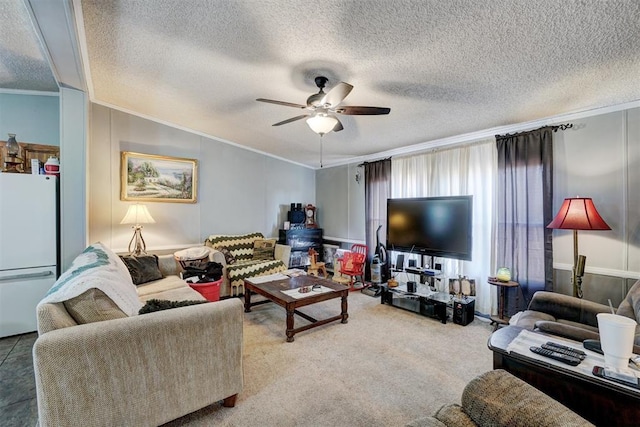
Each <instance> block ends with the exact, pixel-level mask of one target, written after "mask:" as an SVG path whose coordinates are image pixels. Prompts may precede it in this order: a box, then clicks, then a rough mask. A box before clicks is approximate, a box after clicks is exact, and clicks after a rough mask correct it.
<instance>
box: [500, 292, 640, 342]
mask: <svg viewBox="0 0 640 427" xmlns="http://www.w3.org/2000/svg"><path fill="white" fill-rule="evenodd" d="M610 312H611V309H610V308H609V306H608V305H604V304H600V303H597V302H593V301H587V300H584V299H580V298H576V297H572V296H569V295H564V294H557V293H555V292H546V291H538V292H536V293H535V294H533V298H532V299H531V302H530V303H529V307H528V308H527V310H525V311H523V312H522V313H520V314H519V315H518V317H517V319H516V321H515V322H514V323H512V324H513V325H515V326H519V327H522V328H525V329H530V330H537V331H540V332H545V333H549V334H552V335H558V336H561V337H565V338H568V339H572V340H575V341H584V340H586V339H596V340H597V339H600V336H599V334H598V320H597V317H596V315H597V314H598V313H610ZM616 314H619V315H621V316H625V317H629V318H631V319H633V320H635V321H636V322H637V321H638V319H640V280H638V281H637V282H636V283H635V284H634V285H633V286H632V287H631V289H629V292H628V293H627V296H626V297H625V299H624V300H623V301H622V302H621V303H620V305H619V306H618V309H617V311H616ZM639 346H640V325H638V326H636V336H635V347H634V353H636V354H639V352H640V347H639Z"/></svg>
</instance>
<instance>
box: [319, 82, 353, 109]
mask: <svg viewBox="0 0 640 427" xmlns="http://www.w3.org/2000/svg"><path fill="white" fill-rule="evenodd" d="M351 89H353V86H351V85H350V84H349V83H345V82H340V83H338V84H337V85H335V86H334V87H333V89H331V90H330V91H329V92H327V94H326V95H325V96H324V98H322V100H321V101H320V105H328V106H329V107H336V106H337V105H338V104H340V103H341V102H342V100H343V99H345V98H346V97H347V95H349V92H351Z"/></svg>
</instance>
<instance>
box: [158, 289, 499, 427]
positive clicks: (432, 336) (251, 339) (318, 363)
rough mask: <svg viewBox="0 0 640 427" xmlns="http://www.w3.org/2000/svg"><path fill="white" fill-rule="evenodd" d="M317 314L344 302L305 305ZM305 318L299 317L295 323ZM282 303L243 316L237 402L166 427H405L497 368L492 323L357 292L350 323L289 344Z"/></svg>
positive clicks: (328, 327) (313, 331)
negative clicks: (457, 319) (442, 317)
mask: <svg viewBox="0 0 640 427" xmlns="http://www.w3.org/2000/svg"><path fill="white" fill-rule="evenodd" d="M302 311H304V312H306V313H308V314H311V315H312V316H314V317H316V318H323V317H329V316H331V315H335V314H338V313H339V312H340V300H339V299H335V300H331V301H326V302H324V303H321V304H318V305H315V306H311V307H305V308H303V309H302ZM304 323H306V321H305V320H303V319H302V318H300V317H298V316H296V326H298V325H302V324H304ZM284 331H285V312H284V309H282V308H281V307H278V306H276V305H274V304H265V305H262V306H258V307H254V308H253V311H252V312H251V313H245V322H244V343H245V346H244V390H243V391H242V393H240V395H239V397H238V401H237V403H236V406H235V408H223V407H222V406H220V405H218V404H216V405H211V406H209V407H206V408H204V409H202V410H200V411H198V412H195V413H193V414H191V415H189V416H186V417H183V418H180V419H178V420H175V421H173V422H171V423H169V424H167V426H180V425H189V426H213V425H216V426H402V425H405V424H406V423H408V422H410V421H412V420H414V419H415V418H419V417H423V416H426V415H431V414H432V413H433V412H434V411H435V410H437V409H438V408H439V407H440V406H441V405H443V404H445V403H453V402H458V403H459V402H460V396H461V393H462V390H463V388H464V386H465V385H466V383H467V382H468V381H469V380H471V379H472V378H474V377H475V376H477V375H479V374H480V373H482V372H485V371H488V370H491V369H492V362H491V360H492V357H491V351H490V350H489V349H488V348H487V340H488V338H489V335H490V334H491V331H492V327H491V326H489V324H488V323H487V322H486V321H483V320H480V319H478V318H477V317H476V319H475V320H474V322H473V323H471V324H469V325H467V326H460V325H456V324H454V323H452V322H447V324H446V325H443V324H442V323H440V322H439V321H438V320H436V319H431V318H426V317H422V316H420V315H418V314H415V313H412V312H408V311H405V310H401V309H398V308H395V307H391V306H388V305H382V304H380V299H379V298H373V297H370V296H367V295H364V294H361V293H360V292H353V293H351V294H350V295H349V323H347V324H341V323H340V322H334V323H329V324H327V325H324V326H322V327H319V328H315V329H311V330H308V331H305V332H302V333H299V334H297V335H296V337H295V341H294V342H293V343H287V342H286V341H285V334H284Z"/></svg>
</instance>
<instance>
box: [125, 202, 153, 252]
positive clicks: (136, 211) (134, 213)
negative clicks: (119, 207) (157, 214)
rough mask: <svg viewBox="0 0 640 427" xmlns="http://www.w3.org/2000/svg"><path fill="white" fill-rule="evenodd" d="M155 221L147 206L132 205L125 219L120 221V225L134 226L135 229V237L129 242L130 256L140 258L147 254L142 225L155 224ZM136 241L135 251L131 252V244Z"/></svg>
mask: <svg viewBox="0 0 640 427" xmlns="http://www.w3.org/2000/svg"><path fill="white" fill-rule="evenodd" d="M155 222H156V221H155V220H154V219H153V217H152V216H151V214H150V213H149V210H148V209H147V206H145V205H139V204H137V203H136V204H135V205H131V206H129V209H128V210H127V213H126V214H125V216H124V218H122V221H120V224H134V225H133V226H132V227H131V228H133V237H131V240H130V241H129V248H128V249H129V254H130V255H134V256H138V255H142V254H146V253H147V245H146V243H145V242H144V239H143V238H142V225H140V224H155ZM134 241H135V245H134V249H133V250H131V244H133V243H134Z"/></svg>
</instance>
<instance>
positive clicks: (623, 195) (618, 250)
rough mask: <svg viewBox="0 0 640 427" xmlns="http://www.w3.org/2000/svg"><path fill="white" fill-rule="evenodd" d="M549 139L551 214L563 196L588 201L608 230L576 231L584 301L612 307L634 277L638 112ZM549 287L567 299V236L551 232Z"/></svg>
mask: <svg viewBox="0 0 640 427" xmlns="http://www.w3.org/2000/svg"><path fill="white" fill-rule="evenodd" d="M573 124H574V128H573V129H569V130H566V131H564V132H558V133H556V134H554V212H557V211H558V209H559V208H560V205H561V204H562V201H563V200H564V198H565V197H576V196H581V197H591V198H592V199H593V201H594V204H595V205H596V208H597V209H598V212H599V213H600V215H601V216H602V217H603V218H604V220H605V221H606V222H607V223H608V224H609V226H610V227H611V229H612V230H611V231H579V232H578V246H579V253H580V254H582V255H585V256H586V257H587V263H586V266H587V269H586V271H587V274H586V275H585V277H584V280H583V291H584V297H585V298H586V299H589V300H592V301H598V302H602V303H607V299H608V298H611V300H612V303H613V304H614V305H616V306H617V304H619V303H620V301H621V300H622V298H624V296H625V295H626V293H627V290H628V288H629V287H630V286H631V285H632V284H633V283H634V282H635V280H636V279H638V278H640V191H638V186H639V185H640V108H634V109H631V110H625V111H618V112H614V113H609V114H602V115H598V116H592V117H587V118H584V119H579V120H575V121H573ZM553 254H554V267H555V269H556V270H555V273H554V286H555V290H556V291H557V292H562V293H566V294H571V293H572V290H571V284H570V278H571V272H570V269H571V265H572V264H573V235H572V232H571V231H568V230H554V237H553Z"/></svg>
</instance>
